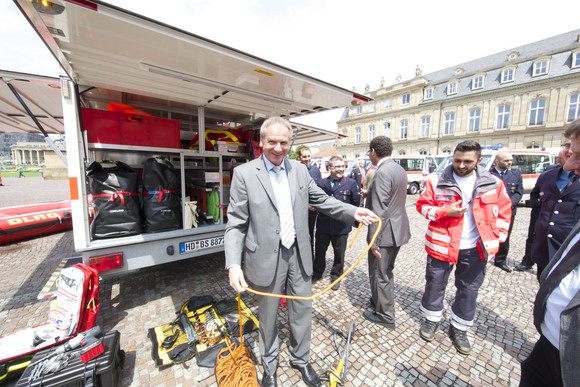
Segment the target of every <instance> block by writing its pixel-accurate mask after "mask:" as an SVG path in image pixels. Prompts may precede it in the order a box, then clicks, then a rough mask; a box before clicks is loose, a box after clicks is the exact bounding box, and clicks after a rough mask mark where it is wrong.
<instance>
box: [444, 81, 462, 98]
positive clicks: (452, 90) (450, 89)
mask: <svg viewBox="0 0 580 387" xmlns="http://www.w3.org/2000/svg"><path fill="white" fill-rule="evenodd" d="M458 83H459V82H457V81H452V82H449V83H448V84H447V95H453V94H457V84H458Z"/></svg>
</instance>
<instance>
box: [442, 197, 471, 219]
mask: <svg viewBox="0 0 580 387" xmlns="http://www.w3.org/2000/svg"><path fill="white" fill-rule="evenodd" d="M461 202H462V201H461V200H458V201H456V202H455V203H452V204H451V205H450V206H449V207H447V216H448V217H450V218H459V217H460V216H463V214H465V213H466V212H467V210H468V208H469V206H463V207H460V205H461Z"/></svg>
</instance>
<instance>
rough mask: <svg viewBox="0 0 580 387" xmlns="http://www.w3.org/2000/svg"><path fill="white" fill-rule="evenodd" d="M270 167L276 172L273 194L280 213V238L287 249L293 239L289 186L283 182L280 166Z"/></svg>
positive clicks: (292, 242)
mask: <svg viewBox="0 0 580 387" xmlns="http://www.w3.org/2000/svg"><path fill="white" fill-rule="evenodd" d="M272 169H273V170H274V172H276V183H277V184H276V186H275V187H274V194H275V195H276V203H277V205H278V212H279V214H280V229H281V233H280V240H281V241H282V245H283V246H284V247H286V248H287V249H289V248H290V247H292V244H294V239H295V233H294V217H293V214H292V201H291V199H290V187H289V185H288V184H284V179H283V177H284V174H283V173H282V169H281V168H280V166H279V165H276V166H274V168H272Z"/></svg>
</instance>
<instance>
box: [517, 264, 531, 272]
mask: <svg viewBox="0 0 580 387" xmlns="http://www.w3.org/2000/svg"><path fill="white" fill-rule="evenodd" d="M531 269H532V266H528V265H524V264H523V263H518V265H517V266H516V267H514V270H515V271H528V270H531Z"/></svg>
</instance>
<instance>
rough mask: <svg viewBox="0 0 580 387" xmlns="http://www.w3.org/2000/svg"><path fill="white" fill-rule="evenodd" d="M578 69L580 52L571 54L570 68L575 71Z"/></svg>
mask: <svg viewBox="0 0 580 387" xmlns="http://www.w3.org/2000/svg"><path fill="white" fill-rule="evenodd" d="M578 67H580V50H576V51H575V52H573V53H572V68H573V69H577V68H578Z"/></svg>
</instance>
